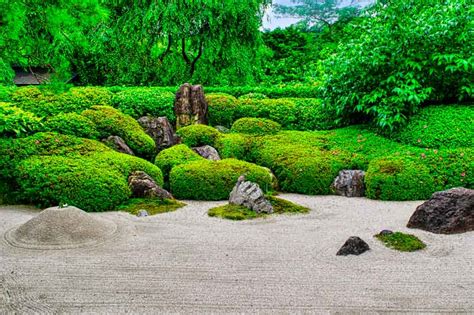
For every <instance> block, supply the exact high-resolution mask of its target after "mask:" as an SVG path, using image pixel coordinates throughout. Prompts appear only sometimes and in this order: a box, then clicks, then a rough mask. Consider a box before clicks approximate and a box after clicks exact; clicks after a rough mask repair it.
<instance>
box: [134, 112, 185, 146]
mask: <svg viewBox="0 0 474 315" xmlns="http://www.w3.org/2000/svg"><path fill="white" fill-rule="evenodd" d="M138 123H139V124H140V126H142V128H143V129H144V130H145V132H146V133H147V134H148V135H149V136H150V137H151V138H152V139H153V140H155V144H156V150H157V152H160V151H162V150H164V149H167V148H169V147H172V146H174V145H175V144H176V143H177V142H178V139H177V137H176V135H175V134H174V130H173V127H172V126H171V124H170V122H169V121H168V118H166V117H149V116H145V117H141V118H140V119H138Z"/></svg>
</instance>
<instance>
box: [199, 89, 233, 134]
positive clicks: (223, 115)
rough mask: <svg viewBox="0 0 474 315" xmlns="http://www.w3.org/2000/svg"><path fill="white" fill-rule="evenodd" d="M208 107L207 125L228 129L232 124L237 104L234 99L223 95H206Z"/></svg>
mask: <svg viewBox="0 0 474 315" xmlns="http://www.w3.org/2000/svg"><path fill="white" fill-rule="evenodd" d="M206 101H207V104H208V106H209V124H211V125H212V126H217V125H221V126H224V127H227V128H230V126H231V125H232V123H233V122H234V120H235V119H234V113H235V111H236V108H237V106H239V103H238V101H237V99H236V98H235V97H233V96H232V95H228V94H223V93H214V94H206Z"/></svg>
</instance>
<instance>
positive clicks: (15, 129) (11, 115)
mask: <svg viewBox="0 0 474 315" xmlns="http://www.w3.org/2000/svg"><path fill="white" fill-rule="evenodd" d="M41 126H42V124H41V119H40V118H38V117H36V116H35V115H34V114H32V113H30V112H27V111H24V110H22V109H20V108H18V107H15V106H13V105H12V104H9V103H2V102H0V137H24V136H27V135H29V134H32V133H34V132H36V131H39V130H40V129H41Z"/></svg>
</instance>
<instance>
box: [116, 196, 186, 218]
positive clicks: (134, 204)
mask: <svg viewBox="0 0 474 315" xmlns="http://www.w3.org/2000/svg"><path fill="white" fill-rule="evenodd" d="M184 206H186V204H185V203H182V202H180V201H178V200H173V199H164V200H161V199H143V198H132V199H129V200H128V201H126V202H125V203H123V204H121V205H120V206H118V207H117V210H118V211H125V212H128V213H130V214H132V215H137V214H138V211H140V210H146V211H147V212H148V215H155V214H159V213H165V212H171V211H175V210H177V209H179V208H182V207H184Z"/></svg>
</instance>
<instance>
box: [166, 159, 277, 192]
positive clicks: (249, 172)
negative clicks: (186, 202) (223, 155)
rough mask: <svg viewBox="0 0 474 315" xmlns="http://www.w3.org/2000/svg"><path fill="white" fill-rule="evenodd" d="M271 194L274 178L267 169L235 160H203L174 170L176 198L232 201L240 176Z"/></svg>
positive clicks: (173, 185) (173, 184)
mask: <svg viewBox="0 0 474 315" xmlns="http://www.w3.org/2000/svg"><path fill="white" fill-rule="evenodd" d="M241 175H245V177H246V178H247V180H249V181H252V182H255V183H257V184H259V185H260V188H262V190H263V191H264V192H266V191H269V190H271V188H272V178H271V176H270V173H269V172H268V170H267V169H265V168H263V167H260V166H257V165H255V164H251V163H248V162H243V161H239V160H235V159H225V160H221V161H209V160H204V159H203V160H201V161H195V162H191V163H187V164H182V165H179V166H176V167H174V168H173V169H172V170H171V174H170V186H171V192H172V194H173V195H174V196H175V197H176V198H180V199H195V200H224V199H227V198H229V194H230V192H231V191H232V188H233V187H234V185H235V183H236V182H237V179H238V178H239V176H241Z"/></svg>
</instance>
